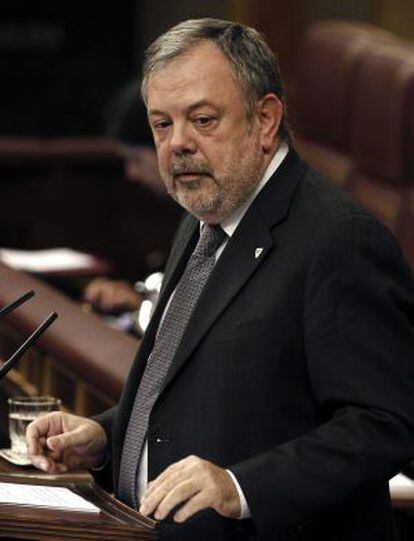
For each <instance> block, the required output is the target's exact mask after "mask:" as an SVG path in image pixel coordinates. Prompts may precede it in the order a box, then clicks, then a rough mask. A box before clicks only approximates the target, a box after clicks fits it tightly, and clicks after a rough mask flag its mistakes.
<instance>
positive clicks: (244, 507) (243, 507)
mask: <svg viewBox="0 0 414 541" xmlns="http://www.w3.org/2000/svg"><path fill="white" fill-rule="evenodd" d="M226 472H227V473H228V474H229V475H230V477H231V480H232V481H233V483H234V486H235V487H236V490H237V494H238V495H239V500H240V515H239V516H238V517H237V518H238V519H239V520H243V519H245V518H250V517H251V516H252V514H251V512H250V509H249V506H248V504H247V501H246V497H245V495H244V494H243V491H242V489H241V486H240V485H239V482H238V481H237V479H236V476H235V475H234V473H233V472H231V471H230V470H226Z"/></svg>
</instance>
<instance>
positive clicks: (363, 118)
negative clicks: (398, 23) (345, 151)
mask: <svg viewBox="0 0 414 541" xmlns="http://www.w3.org/2000/svg"><path fill="white" fill-rule="evenodd" d="M413 85H414V50H413V49H410V47H409V46H408V45H406V44H404V43H397V42H395V43H387V44H385V43H382V44H380V45H377V46H376V47H375V48H371V49H370V50H369V51H367V53H366V54H365V55H364V57H363V58H361V59H360V64H359V66H358V70H357V74H356V77H355V88H354V93H355V96H354V100H353V110H352V117H351V128H350V134H351V148H350V156H351V159H352V170H351V171H350V173H349V175H348V179H347V181H346V187H347V189H349V190H350V191H351V193H352V194H353V195H354V196H355V198H356V199H358V200H359V201H360V202H361V203H362V204H363V205H364V206H366V207H368V208H370V209H371V210H372V211H373V212H374V213H376V214H377V215H378V217H379V218H380V219H381V220H382V221H383V222H384V223H385V224H386V225H387V226H388V227H390V229H391V230H392V231H393V232H394V233H395V234H396V236H397V237H398V238H400V239H401V238H402V236H403V235H404V231H405V229H406V227H407V201H408V195H409V190H410V175H409V172H408V167H407V163H406V153H405V151H404V149H405V147H406V137H407V134H406V132H407V126H406V124H407V107H408V105H409V96H410V93H411V95H412V88H413ZM413 263H414V261H413Z"/></svg>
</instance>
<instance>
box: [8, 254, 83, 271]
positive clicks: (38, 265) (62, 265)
mask: <svg viewBox="0 0 414 541" xmlns="http://www.w3.org/2000/svg"><path fill="white" fill-rule="evenodd" d="M0 260H1V261H2V262H3V263H5V264H6V265H9V267H12V268H13V269H17V270H25V271H29V272H58V271H69V270H78V269H87V268H89V267H90V266H91V265H92V263H93V257H92V256H90V255H88V254H84V253H82V252H77V251H75V250H72V249H70V248H53V249H50V250H14V249H9V248H2V249H0Z"/></svg>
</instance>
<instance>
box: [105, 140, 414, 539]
mask: <svg viewBox="0 0 414 541" xmlns="http://www.w3.org/2000/svg"><path fill="white" fill-rule="evenodd" d="M197 237H198V222H197V221H196V220H195V219H194V218H192V217H188V218H187V219H186V220H185V221H184V223H183V224H182V227H181V229H180V230H179V233H178V236H177V238H176V241H175V244H174V246H173V249H172V252H171V256H170V260H169V263H168V266H167V269H166V274H165V281H164V289H163V292H162V295H161V298H160V301H159V304H158V307H157V309H156V312H155V314H154V316H153V319H152V322H151V324H150V326H149V329H148V331H147V333H146V336H145V338H144V340H143V342H142V345H141V348H140V351H139V353H138V355H137V358H136V361H135V364H134V366H133V368H132V371H131V374H130V376H129V378H128V381H127V383H126V386H125V389H124V393H123V396H122V399H121V401H120V404H119V407H118V408H117V410H116V411H111V412H110V413H108V414H106V415H104V416H102V417H101V418H100V420H101V422H102V424H103V426H104V427H105V429H106V430H107V432H108V436H109V438H110V440H111V441H112V463H113V475H114V483H115V487H116V484H117V476H118V470H119V463H120V453H121V449H122V442H123V437H124V434H125V432H126V427H127V422H128V417H129V414H130V409H131V406H132V402H133V398H134V395H135V392H136V389H137V386H138V384H139V381H140V378H141V376H142V373H143V370H144V367H145V362H146V359H147V357H148V354H149V353H150V351H151V348H152V344H153V340H154V335H155V332H156V329H157V326H158V323H159V319H160V316H161V314H162V312H163V310H164V308H165V305H166V302H167V300H168V298H169V296H170V294H171V292H172V291H173V289H174V287H175V285H176V283H177V280H178V278H179V277H180V275H181V273H182V270H183V268H184V266H185V263H186V261H187V259H188V257H189V254H190V253H191V251H192V249H193V247H194V245H195V242H196V240H197ZM258 248H260V249H261V253H260V254H259V255H257V252H256V250H257V249H258ZM413 292H414V291H413V283H412V279H411V275H410V272H409V270H408V268H407V266H406V264H405V263H404V260H403V258H402V256H401V253H400V251H399V248H398V247H397V245H396V242H395V240H394V238H393V237H392V235H391V234H390V233H389V232H388V231H387V230H386V229H385V228H384V227H383V226H382V225H380V224H379V223H378V221H377V220H376V219H375V218H373V217H372V216H371V215H370V214H368V213H367V212H366V211H364V210H362V209H361V208H359V207H358V206H357V205H356V204H355V203H353V202H352V201H351V200H350V199H349V198H348V196H346V195H345V194H343V193H342V192H340V191H338V190H336V189H335V188H333V187H330V186H328V185H324V183H323V181H322V180H321V179H320V178H319V176H318V175H317V174H316V173H315V172H313V171H312V170H311V169H309V167H308V166H307V165H306V164H305V163H304V162H302V161H301V160H300V159H299V158H298V157H297V155H296V154H295V153H294V152H293V151H290V153H289V155H288V156H287V158H286V159H285V161H284V162H283V164H282V166H281V167H280V168H279V170H278V171H277V173H276V174H275V175H274V177H273V178H272V179H271V180H270V181H269V183H268V184H267V185H266V186H265V188H264V189H263V190H262V191H261V192H260V194H259V195H258V197H257V198H256V200H255V201H254V202H253V204H252V205H251V207H250V208H249V210H248V211H247V213H246V215H245V216H244V218H243V220H242V222H241V223H240V225H239V227H238V228H237V230H236V231H235V233H234V235H233V236H232V237H231V238H230V240H229V242H228V244H227V246H226V248H225V250H224V252H223V254H222V255H221V257H220V259H219V260H218V262H217V264H216V266H215V268H214V271H213V274H212V275H211V277H210V280H209V282H208V284H207V286H206V288H205V290H204V292H203V294H202V297H201V298H200V300H199V302H198V305H197V307H196V309H195V312H194V314H193V316H192V319H191V320H190V323H189V325H188V329H187V331H186V334H185V337H184V340H183V342H182V344H181V346H180V348H179V350H178V352H177V354H176V357H175V359H174V361H173V364H172V366H171V369H170V371H169V374H168V377H167V380H166V382H165V385H164V388H163V390H162V392H161V394H160V396H159V399H158V401H157V403H156V405H155V407H154V409H153V411H152V415H151V419H150V425H149V432H148V442H149V465H148V467H149V478H150V479H151V478H154V477H155V476H157V475H158V474H159V473H160V472H161V471H162V470H164V468H166V467H167V466H168V465H169V464H171V463H173V462H175V461H177V460H179V459H181V458H183V457H186V456H187V455H190V454H195V455H198V456H200V457H203V458H205V459H208V460H211V461H212V462H214V463H216V464H218V465H220V466H223V467H226V468H230V469H231V470H232V471H233V472H234V474H235V475H236V477H237V478H238V480H239V482H240V485H241V487H242V489H243V491H244V493H245V495H246V498H247V502H248V504H249V506H250V509H251V513H252V520H248V521H231V520H226V519H222V518H221V517H219V516H218V515H217V514H216V513H214V512H213V511H206V512H204V513H200V514H199V515H198V516H196V517H195V519H194V520H192V521H190V522H189V523H187V524H185V525H184V526H180V527H177V529H175V527H174V525H172V524H168V522H167V523H166V524H165V525H163V527H162V528H161V534H165V533H166V532H167V533H169V534H171V535H172V537H171V539H178V540H185V539H189V540H190V539H191V540H193V539H198V540H200V539H211V540H215V541H216V540H219V541H220V540H224V539H229V540H230V539H234V540H236V539H247V538H248V535H257V536H258V537H257V538H258V539H265V540H269V541H270V540H276V539H306V540H318V541H344V540H347V541H351V540H352V541H358V540H361V541H362V540H364V541H368V540H391V539H394V533H393V524H392V517H391V509H390V501H389V494H388V485H387V479H388V478H390V477H391V476H392V475H394V474H395V473H396V472H397V471H398V469H399V468H400V467H401V466H402V465H403V464H404V463H405V462H406V461H408V459H410V458H412V457H414V428H413V423H414V403H413V401H414V341H413V335H412V332H411V322H412V319H413V304H412V301H413V298H414V297H413Z"/></svg>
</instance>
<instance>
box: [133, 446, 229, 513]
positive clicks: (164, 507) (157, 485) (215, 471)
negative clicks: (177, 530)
mask: <svg viewBox="0 0 414 541" xmlns="http://www.w3.org/2000/svg"><path fill="white" fill-rule="evenodd" d="M179 504H183V505H182V507H181V508H180V509H179V510H178V511H177V512H176V513H175V514H174V520H175V521H176V522H184V521H185V520H187V519H188V518H189V517H191V516H192V515H194V514H195V513H197V511H201V510H202V509H207V508H212V509H215V510H216V511H217V513H219V514H220V515H222V516H223V517H228V518H237V517H238V516H239V515H240V500H239V496H238V494H237V489H236V487H235V485H234V483H233V480H232V479H231V477H230V475H229V474H228V473H227V472H226V471H225V470H223V469H222V468H219V467H218V466H215V465H214V464H212V463H211V462H208V461H207V460H202V459H201V458H198V457H196V456H189V457H187V458H184V459H183V460H180V461H179V462H176V463H175V464H172V465H171V466H169V467H168V468H167V469H165V470H164V471H163V472H162V473H161V474H160V475H159V476H158V477H157V478H156V479H155V480H154V481H152V482H151V483H149V484H148V488H147V490H146V492H145V494H144V496H143V498H142V501H141V507H140V509H139V511H140V513H142V514H143V515H152V514H153V515H154V517H155V518H156V519H157V520H161V519H163V518H165V517H166V516H167V515H168V514H169V513H170V511H171V510H172V509H174V508H175V507H176V506H177V505H179Z"/></svg>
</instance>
